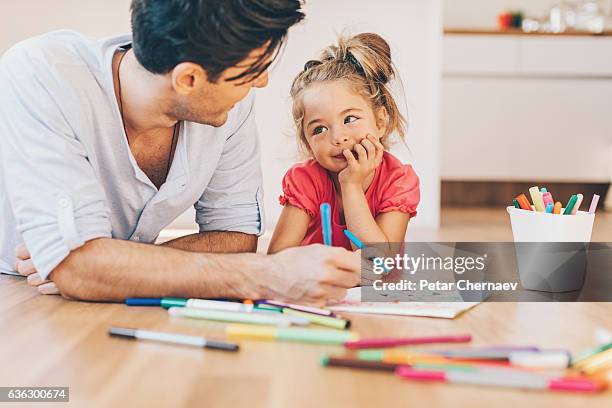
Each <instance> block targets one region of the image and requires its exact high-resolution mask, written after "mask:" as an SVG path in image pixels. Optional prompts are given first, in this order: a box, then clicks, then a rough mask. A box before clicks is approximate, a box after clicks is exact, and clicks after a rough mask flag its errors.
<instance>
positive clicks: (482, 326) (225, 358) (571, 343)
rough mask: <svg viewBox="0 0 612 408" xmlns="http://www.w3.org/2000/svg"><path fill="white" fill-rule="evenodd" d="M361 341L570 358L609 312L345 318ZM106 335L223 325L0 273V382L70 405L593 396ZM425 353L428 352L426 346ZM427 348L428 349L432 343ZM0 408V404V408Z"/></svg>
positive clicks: (541, 402)
mask: <svg viewBox="0 0 612 408" xmlns="http://www.w3.org/2000/svg"><path fill="white" fill-rule="evenodd" d="M346 316H347V317H348V318H351V319H352V323H353V324H352V330H354V331H355V332H357V333H359V334H360V335H361V336H362V337H374V336H383V337H384V336H429V335H443V334H462V333H470V334H472V336H473V342H472V344H473V345H474V346H487V345H488V346H490V345H501V344H505V345H538V346H540V347H543V348H552V349H567V350H570V351H571V352H573V353H578V352H581V351H583V350H585V349H587V348H591V347H593V345H594V338H593V333H594V330H595V329H596V328H598V327H607V328H610V316H612V303H554V304H553V303H484V304H481V305H478V306H476V307H475V308H473V309H472V310H470V311H468V312H466V313H464V314H463V315H460V316H459V317H457V318H456V319H454V320H447V319H433V318H419V317H393V316H368V315H350V314H347V315H346ZM109 326H119V327H135V328H142V329H152V330H160V331H167V332H175V333H185V334H194V335H200V336H206V337H212V338H222V337H223V333H224V332H223V328H224V325H223V324H220V323H212V322H205V321H198V320H190V319H182V318H171V317H169V316H168V314H167V312H166V311H165V310H163V309H161V308H155V307H127V306H125V305H121V304H102V303H86V302H74V301H68V300H65V299H62V298H61V297H59V296H42V295H38V294H37V293H36V291H35V290H33V289H32V288H30V287H28V286H27V284H26V282H25V280H24V279H22V278H17V277H13V276H6V275H0V334H1V336H2V337H1V342H2V343H1V344H2V346H1V347H0V385H2V386H54V387H59V386H63V387H70V403H68V404H60V405H58V404H55V405H53V404H50V403H49V404H40V403H37V404H32V403H30V404H29V405H28V404H22V405H19V404H14V405H12V406H15V407H20V406H32V407H34V406H36V407H38V406H62V407H64V406H74V407H119V406H133V407H140V406H147V407H195V406H198V407H241V406H248V407H264V408H265V407H273V408H277V407H278V408H285V407H305V408H306V407H308V408H310V407H345V406H346V407H375V406H379V407H428V408H430V407H486V408H493V407H495V408H499V407H502V408H505V407H507V408H518V407H521V408H522V407H543V408H546V407H551V408H553V407H554V408H556V407H580V408H582V407H589V408H591V407H594V408H598V407H601V408H609V407H610V406H611V405H610V401H612V391H606V392H604V393H600V394H596V395H583V394H572V393H560V392H556V393H551V392H546V391H527V390H517V389H505V388H491V387H477V386H461V385H451V384H441V383H419V382H410V381H404V380H401V379H399V378H398V377H396V376H394V375H393V374H392V373H379V372H364V371H359V370H351V369H345V368H325V367H321V364H320V361H321V358H322V356H323V355H324V354H326V353H330V354H333V355H342V354H343V353H344V350H343V349H342V347H340V346H323V345H307V344H294V343H280V342H266V341H262V342H259V341H242V342H240V344H241V350H240V351H239V352H238V353H230V354H228V353H226V352H220V351H214V350H203V349H199V348H191V347H179V346H171V345H165V344H158V343H150V342H144V341H130V340H122V339H117V338H110V337H109V336H108V335H107V330H108V327H109ZM430 347H432V346H430ZM438 347H439V346H438ZM2 406H4V405H2Z"/></svg>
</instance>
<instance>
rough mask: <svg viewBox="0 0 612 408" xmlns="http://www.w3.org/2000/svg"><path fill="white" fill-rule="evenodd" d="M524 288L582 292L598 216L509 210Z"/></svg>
mask: <svg viewBox="0 0 612 408" xmlns="http://www.w3.org/2000/svg"><path fill="white" fill-rule="evenodd" d="M507 211H508V214H510V223H511V225H512V235H513V237H514V247H515V250H516V261H517V266H518V272H519V277H520V280H521V285H523V287H524V288H525V289H530V290H539V291H544V292H569V291H575V290H579V289H581V288H582V285H583V283H584V276H585V273H586V260H587V246H588V243H589V242H590V241H591V233H592V232H593V222H594V220H595V214H589V213H587V212H584V211H578V212H577V213H576V214H575V215H563V209H562V210H561V214H550V213H544V212H537V211H526V210H522V209H518V208H515V207H512V206H511V207H508V208H507Z"/></svg>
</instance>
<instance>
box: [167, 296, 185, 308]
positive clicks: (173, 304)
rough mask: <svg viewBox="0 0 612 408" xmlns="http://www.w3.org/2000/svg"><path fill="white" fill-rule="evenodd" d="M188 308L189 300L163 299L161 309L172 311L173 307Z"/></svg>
mask: <svg viewBox="0 0 612 408" xmlns="http://www.w3.org/2000/svg"><path fill="white" fill-rule="evenodd" d="M185 306H187V299H180V298H162V300H161V307H163V308H164V309H170V308H171V307H185Z"/></svg>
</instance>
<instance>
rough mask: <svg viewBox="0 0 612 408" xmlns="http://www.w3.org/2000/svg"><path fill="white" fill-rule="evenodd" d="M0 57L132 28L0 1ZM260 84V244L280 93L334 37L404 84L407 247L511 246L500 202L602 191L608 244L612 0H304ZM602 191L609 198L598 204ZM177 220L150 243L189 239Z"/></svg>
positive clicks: (274, 183)
mask: <svg viewBox="0 0 612 408" xmlns="http://www.w3.org/2000/svg"><path fill="white" fill-rule="evenodd" d="M1 4H2V17H0V53H2V52H4V51H5V50H6V49H8V48H9V47H10V46H11V45H13V44H14V43H16V42H18V41H20V40H22V39H25V38H28V37H30V36H33V35H37V34H40V33H43V32H46V31H50V30H55V29H61V28H70V29H75V30H78V31H80V32H82V33H84V34H86V35H90V36H108V35H115V34H118V33H124V32H127V31H129V29H130V25H129V4H130V0H105V1H102V0H89V1H80V0H54V1H52V2H50V1H48V0H22V1H20V2H9V1H6V0H4V1H2V3H1ZM305 11H306V15H307V20H306V21H305V23H303V24H302V25H300V26H298V27H295V28H293V29H292V30H291V32H290V35H289V41H288V44H287V46H286V48H285V50H284V53H283V55H282V57H281V60H280V61H279V62H278V63H277V64H276V65H275V66H274V67H273V69H272V72H271V78H270V79H271V80H270V85H269V86H268V87H267V88H266V89H263V90H258V91H257V92H258V96H257V110H256V114H257V122H258V129H259V133H260V138H261V142H262V166H263V171H264V189H265V204H266V218H265V220H266V227H267V231H266V235H264V237H263V239H262V240H261V245H260V249H263V248H265V246H266V245H267V240H268V239H269V236H270V234H271V231H272V230H273V228H274V225H275V223H276V220H277V218H278V215H279V214H280V210H281V207H280V205H279V204H278V196H279V194H280V192H281V188H280V187H281V179H282V176H283V175H284V173H285V171H286V170H287V168H289V167H290V166H291V165H292V164H293V163H294V162H295V160H296V159H297V145H296V142H295V136H294V134H293V131H292V126H291V120H290V113H289V112H290V100H289V98H288V92H289V86H290V83H291V80H292V79H293V77H294V76H295V75H296V73H297V72H299V71H300V70H301V68H302V67H303V64H304V62H305V61H306V60H308V59H311V58H312V57H314V56H315V55H316V53H317V51H318V50H319V49H321V48H323V47H325V46H326V45H328V44H329V43H331V42H333V41H334V40H335V38H336V36H337V34H339V33H342V32H346V33H347V34H355V33H359V32H363V31H374V32H377V33H380V34H381V35H383V36H384V37H385V38H386V39H387V40H388V41H389V43H390V45H391V48H392V53H393V58H394V61H395V64H396V66H397V67H398V70H399V73H400V77H401V80H402V85H403V90H404V92H405V98H404V100H403V101H402V105H403V106H405V108H406V110H407V115H408V119H409V124H410V126H409V133H408V139H407V144H408V147H409V148H406V147H404V146H402V145H401V144H398V145H396V146H394V147H393V150H392V151H393V153H394V154H396V155H397V156H399V157H400V158H401V159H402V160H403V161H405V162H408V163H411V164H412V165H413V166H414V168H415V169H416V171H417V173H418V175H419V176H420V178H421V193H422V201H421V204H420V206H419V214H418V216H417V217H416V218H415V219H414V220H413V221H411V223H410V227H409V231H408V239H411V240H451V241H452V240H457V241H461V240H465V241H467V240H475V241H479V240H481V241H486V240H511V238H512V236H511V232H510V226H509V222H508V216H507V214H506V212H505V207H506V206H507V205H511V204H512V198H513V197H515V196H516V195H518V194H520V193H527V189H528V187H529V186H531V185H535V184H537V185H539V186H546V187H547V188H548V189H549V190H550V191H552V192H553V194H554V195H555V199H558V200H560V201H562V202H564V203H565V202H567V199H568V198H569V196H570V195H571V194H573V193H577V192H582V193H583V194H584V195H585V201H587V200H588V201H589V202H590V198H591V196H592V194H594V193H595V194H599V195H601V196H602V199H601V202H600V208H599V209H598V211H601V213H599V214H598V219H597V220H596V222H595V230H594V233H593V240H607V241H612V219H611V217H612V214H611V213H610V212H608V213H605V212H604V211H603V209H604V206H605V205H607V206H608V207H612V197H610V196H611V194H608V190H609V186H610V180H611V178H612V104H611V101H612V0H605V1H603V0H602V1H586V0H585V1H580V0H575V1H559V0H427V1H424V0H379V1H377V2H366V1H350V0H333V1H326V0H310V1H307V2H306V5H305ZM606 196H608V198H607V199H605V197H606ZM193 217H194V215H193V211H192V210H190V211H187V212H186V213H185V214H184V215H183V216H181V217H180V218H179V219H178V220H176V221H175V222H174V223H173V224H172V225H170V226H169V227H168V229H167V230H165V231H164V233H163V234H162V235H161V236H160V238H161V239H168V238H171V237H175V236H177V235H182V234H185V233H190V232H192V231H194V230H196V225H195V223H194V221H193Z"/></svg>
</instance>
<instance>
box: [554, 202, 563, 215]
mask: <svg viewBox="0 0 612 408" xmlns="http://www.w3.org/2000/svg"><path fill="white" fill-rule="evenodd" d="M553 214H561V201H557V202H556V203H555V206H554V207H553Z"/></svg>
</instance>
